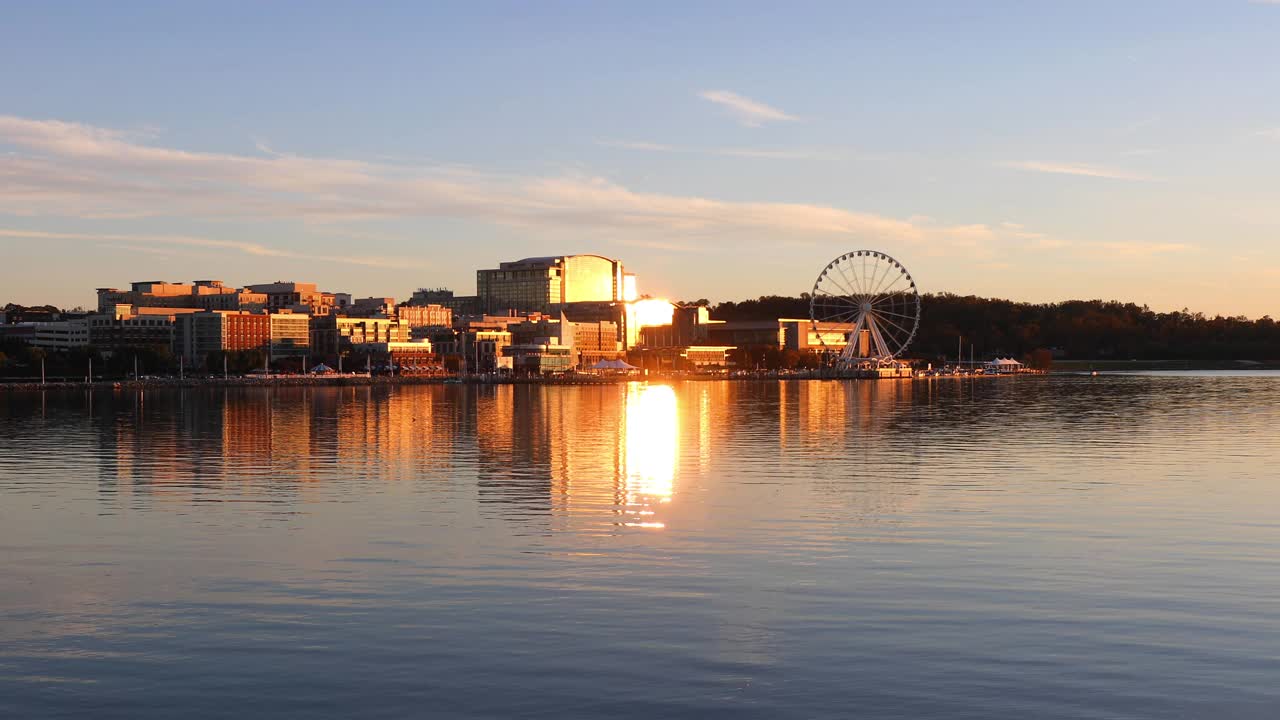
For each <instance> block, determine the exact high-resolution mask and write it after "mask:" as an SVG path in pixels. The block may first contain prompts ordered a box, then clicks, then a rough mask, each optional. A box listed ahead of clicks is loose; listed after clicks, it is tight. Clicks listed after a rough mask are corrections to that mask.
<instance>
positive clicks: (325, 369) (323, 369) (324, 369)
mask: <svg viewBox="0 0 1280 720" xmlns="http://www.w3.org/2000/svg"><path fill="white" fill-rule="evenodd" d="M311 372H313V373H315V374H317V375H324V374H327V373H331V372H333V368H331V367H329V366H328V365H325V364H324V363H320V364H319V365H317V366H315V367H313V368H311Z"/></svg>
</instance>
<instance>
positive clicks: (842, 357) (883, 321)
mask: <svg viewBox="0 0 1280 720" xmlns="http://www.w3.org/2000/svg"><path fill="white" fill-rule="evenodd" d="M809 319H810V322H811V323H812V327H813V332H814V334H815V335H816V336H817V338H818V342H819V343H820V344H821V346H822V347H823V348H824V349H826V350H829V351H831V352H833V353H839V356H838V360H837V361H836V364H837V365H838V366H842V367H851V366H855V365H857V364H858V363H859V362H866V361H874V362H886V361H889V360H892V359H893V358H896V357H898V356H899V355H901V354H902V352H903V351H904V350H906V348H907V345H908V344H910V343H911V340H912V339H914V338H915V336H916V330H917V329H918V328H919V327H920V293H919V292H917V291H916V283H915V280H912V279H911V273H909V272H907V269H906V268H905V267H903V266H902V263H900V262H898V261H897V260H894V259H893V258H891V257H889V256H888V255H885V254H884V253H882V252H879V251H877V250H855V251H853V252H847V253H845V254H844V255H841V256H840V257H838V258H836V259H835V260H832V261H831V262H830V263H828V264H827V266H826V267H825V268H823V269H822V273H821V274H819V275H818V279H817V281H815V282H814V283H813V294H812V296H811V297H810V299H809Z"/></svg>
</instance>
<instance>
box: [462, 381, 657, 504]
mask: <svg viewBox="0 0 1280 720" xmlns="http://www.w3.org/2000/svg"><path fill="white" fill-rule="evenodd" d="M474 408H475V417H476V422H475V441H476V447H477V451H478V456H477V466H478V476H479V477H478V492H479V494H480V500H481V502H483V503H489V504H501V505H503V508H502V512H503V516H504V517H506V518H508V519H514V520H528V519H530V517H531V516H532V517H545V516H547V515H550V519H551V522H552V529H555V527H556V526H561V527H563V526H564V525H563V524H564V523H572V524H574V525H578V524H580V523H581V522H583V521H586V522H591V521H603V523H604V524H605V525H606V526H610V527H611V526H616V525H634V526H643V527H662V522H661V520H660V519H659V518H658V517H657V512H658V509H659V508H660V507H662V506H663V505H665V504H666V503H668V502H669V501H670V499H671V497H672V492H673V486H674V478H675V472H676V463H677V454H678V448H679V442H678V438H679V434H680V423H679V413H678V402H677V399H676V393H675V391H674V390H673V389H672V388H671V387H668V386H658V385H654V386H650V385H646V384H642V383H630V384H627V385H611V386H605V387H531V386H514V387H513V386H499V387H497V388H484V389H482V390H481V394H480V396H479V397H478V398H477V400H476V403H475V405H474Z"/></svg>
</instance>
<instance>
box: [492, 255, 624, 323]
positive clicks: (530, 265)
mask: <svg viewBox="0 0 1280 720" xmlns="http://www.w3.org/2000/svg"><path fill="white" fill-rule="evenodd" d="M634 292H635V277H634V276H630V279H628V274H627V273H626V272H625V271H624V270H623V267H622V263H621V262H620V261H618V260H613V259H611V258H607V257H604V256H602V255H559V256H547V257H532V258H524V259H523V260H516V261H514V262H504V263H500V264H499V265H498V267H497V268H494V269H487V270H477V271H476V295H477V296H478V298H479V304H480V308H481V310H483V311H484V312H486V313H499V312H510V311H514V312H543V313H548V312H551V311H552V310H553V309H559V308H560V307H561V306H563V305H565V304H567V303H575V302H588V301H590V302H602V301H603V302H622V301H626V300H628V299H634ZM628 293H632V295H631V297H628Z"/></svg>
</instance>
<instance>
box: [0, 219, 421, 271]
mask: <svg viewBox="0 0 1280 720" xmlns="http://www.w3.org/2000/svg"><path fill="white" fill-rule="evenodd" d="M0 238H9V239H14V240H70V241H78V242H89V243H93V244H96V245H104V246H109V247H125V248H130V249H133V250H139V251H142V252H152V253H166V252H168V251H169V249H171V248H172V247H173V246H175V245H177V246H185V247H198V248H214V249H219V250H232V251H235V252H237V253H240V254H243V255H252V256H255V257H272V258H298V259H307V260H320V261H323V262H334V263H342V264H344V265H362V266H367V267H397V268H398V267H406V266H414V265H419V264H420V263H417V262H416V261H414V260H409V259H406V258H379V257H367V256H338V255H316V254H313V253H309V252H308V253H296V252H292V251H289V250H282V249H280V248H271V247H267V246H265V245H260V244H258V243H251V242H241V241H237V240H217V239H214V238H203V237H194V236H191V235H134V234H129V235H126V234H119V233H69V232H47V231H43V230H19V229H9V228H0Z"/></svg>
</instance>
